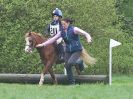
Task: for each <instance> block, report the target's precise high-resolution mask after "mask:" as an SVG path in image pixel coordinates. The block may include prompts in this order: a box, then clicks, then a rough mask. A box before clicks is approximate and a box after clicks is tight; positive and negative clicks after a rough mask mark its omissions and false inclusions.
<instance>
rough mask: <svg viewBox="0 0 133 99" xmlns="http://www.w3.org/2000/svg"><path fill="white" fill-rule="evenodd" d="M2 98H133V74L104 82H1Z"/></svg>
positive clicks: (0, 95)
mask: <svg viewBox="0 0 133 99" xmlns="http://www.w3.org/2000/svg"><path fill="white" fill-rule="evenodd" d="M0 99H133V76H115V77H113V84H112V86H109V85H104V84H102V83H101V84H82V85H75V86H68V85H57V86H55V85H43V86H41V87H39V86H38V85H32V84H31V85H30V84H0Z"/></svg>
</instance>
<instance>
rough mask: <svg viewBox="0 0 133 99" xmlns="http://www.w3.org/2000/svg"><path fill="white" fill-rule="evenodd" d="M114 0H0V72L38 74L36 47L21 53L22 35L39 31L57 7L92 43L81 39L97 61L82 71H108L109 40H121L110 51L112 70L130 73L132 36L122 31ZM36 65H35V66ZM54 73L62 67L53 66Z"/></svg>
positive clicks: (42, 29) (132, 60)
mask: <svg viewBox="0 0 133 99" xmlns="http://www.w3.org/2000/svg"><path fill="white" fill-rule="evenodd" d="M116 4H118V3H117V2H116V0H58V1H55V2H51V0H48V1H46V0H0V22H1V24H0V35H1V36H0V56H1V59H0V72H14V73H40V72H41V70H42V68H43V65H42V64H40V57H39V55H38V53H37V51H36V50H34V53H32V54H27V53H25V52H24V46H25V41H24V35H25V33H26V32H28V31H34V32H39V33H42V34H43V32H44V30H45V28H46V27H47V25H48V24H49V23H50V21H51V19H52V18H51V13H52V11H53V9H55V8H56V7H59V8H61V10H62V11H63V16H64V17H71V18H73V19H74V20H75V23H74V25H75V26H78V27H80V28H82V29H83V30H85V31H87V32H89V33H90V34H91V36H92V37H93V43H92V45H89V46H88V44H87V43H86V41H85V40H84V38H82V37H81V41H82V43H83V45H84V46H85V48H86V49H87V50H88V52H89V53H90V54H92V56H94V57H96V58H97V60H98V62H97V63H96V64H95V65H93V66H89V68H88V69H86V70H85V72H84V73H89V74H106V73H108V46H109V39H110V38H114V39H116V40H118V41H120V42H122V44H123V45H122V46H120V47H118V48H117V49H114V50H113V52H114V53H113V72H114V73H126V74H127V73H132V72H133V66H132V64H133V58H132V57H133V56H132V53H133V50H132V47H131V46H132V43H131V42H132V41H133V38H132V37H131V36H130V35H129V34H130V33H125V31H123V30H122V27H123V22H122V20H120V16H123V15H122V14H121V15H120V14H119V13H117V12H118V10H117V9H116V8H117V7H116ZM118 14H119V15H118ZM38 65H39V66H38ZM55 70H56V71H55V72H62V71H61V70H63V66H62V65H61V66H56V67H55Z"/></svg>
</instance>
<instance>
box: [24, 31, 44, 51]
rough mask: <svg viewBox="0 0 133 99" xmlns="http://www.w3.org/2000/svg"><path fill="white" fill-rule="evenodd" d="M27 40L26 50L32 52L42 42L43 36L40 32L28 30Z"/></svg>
mask: <svg viewBox="0 0 133 99" xmlns="http://www.w3.org/2000/svg"><path fill="white" fill-rule="evenodd" d="M25 41H26V44H25V52H29V53H31V52H32V50H33V48H35V46H36V45H37V44H39V43H42V38H41V35H40V34H38V33H35V32H28V33H26V34H25Z"/></svg>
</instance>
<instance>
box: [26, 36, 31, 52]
mask: <svg viewBox="0 0 133 99" xmlns="http://www.w3.org/2000/svg"><path fill="white" fill-rule="evenodd" d="M25 41H26V44H25V49H24V50H25V52H32V48H30V42H29V37H27V38H26V39H25Z"/></svg>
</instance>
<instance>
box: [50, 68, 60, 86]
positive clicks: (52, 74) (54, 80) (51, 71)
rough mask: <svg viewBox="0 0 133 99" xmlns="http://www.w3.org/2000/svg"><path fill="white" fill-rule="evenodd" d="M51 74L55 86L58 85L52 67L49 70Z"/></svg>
mask: <svg viewBox="0 0 133 99" xmlns="http://www.w3.org/2000/svg"><path fill="white" fill-rule="evenodd" d="M49 73H50V75H51V77H52V80H53V83H54V84H58V82H57V79H56V77H55V75H54V72H53V68H52V66H51V68H49Z"/></svg>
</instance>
